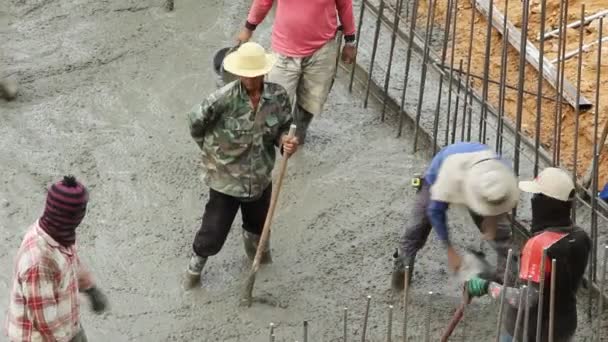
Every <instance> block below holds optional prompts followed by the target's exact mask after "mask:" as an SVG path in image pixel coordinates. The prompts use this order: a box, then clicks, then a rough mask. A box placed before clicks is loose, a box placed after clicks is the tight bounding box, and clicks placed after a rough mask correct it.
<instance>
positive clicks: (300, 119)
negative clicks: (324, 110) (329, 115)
mask: <svg viewBox="0 0 608 342" xmlns="http://www.w3.org/2000/svg"><path fill="white" fill-rule="evenodd" d="M313 117H314V115H312V114H311V113H309V112H307V111H306V109H304V108H302V107H300V106H298V108H297V111H296V117H295V120H294V121H295V124H296V126H297V129H296V136H297V137H298V142H299V144H300V145H304V142H305V141H306V133H307V131H308V126H309V125H310V122H311V121H312V119H313Z"/></svg>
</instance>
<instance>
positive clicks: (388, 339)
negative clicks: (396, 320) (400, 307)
mask: <svg viewBox="0 0 608 342" xmlns="http://www.w3.org/2000/svg"><path fill="white" fill-rule="evenodd" d="M392 340H393V306H392V305H389V306H388V323H387V327H386V342H391V341H392Z"/></svg>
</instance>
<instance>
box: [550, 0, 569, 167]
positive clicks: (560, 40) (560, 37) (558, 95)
mask: <svg viewBox="0 0 608 342" xmlns="http://www.w3.org/2000/svg"><path fill="white" fill-rule="evenodd" d="M565 7H568V5H567V3H566V2H565V1H560V6H559V24H558V26H559V35H558V38H557V57H558V58H559V57H560V56H561V53H562V45H563V43H564V39H563V38H564V8H565ZM561 69H562V68H561V58H559V59H558V61H557V68H556V73H557V75H556V85H555V116H554V118H553V166H559V160H558V158H557V149H558V144H559V139H558V138H557V134H558V129H557V126H558V120H557V117H558V115H559V111H560V110H559V106H560V105H561V104H560V103H561V99H562V91H561V89H560V82H559V80H560V78H561Z"/></svg>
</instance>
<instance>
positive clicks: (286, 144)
mask: <svg viewBox="0 0 608 342" xmlns="http://www.w3.org/2000/svg"><path fill="white" fill-rule="evenodd" d="M274 62H275V58H274V57H273V56H272V55H270V54H267V53H266V52H265V51H264V48H263V47H262V46H260V45H259V44H256V43H253V42H249V43H245V44H242V45H241V46H240V47H239V48H238V49H237V50H236V51H234V52H232V53H230V54H228V55H227V56H226V58H225V59H224V62H223V63H224V65H223V67H224V69H225V70H227V71H228V72H230V73H231V74H233V75H236V76H238V77H239V79H238V80H236V81H233V82H231V83H229V84H227V85H225V86H224V87H222V88H221V89H219V90H217V91H216V92H214V93H213V94H211V95H210V96H209V97H208V98H207V99H205V100H204V101H203V102H202V103H201V104H198V105H196V106H195V107H194V108H193V109H192V111H191V112H190V113H189V121H190V133H191V135H192V138H193V139H194V141H195V142H196V143H197V144H198V146H199V147H200V149H201V151H202V161H203V168H204V178H205V181H206V183H207V185H208V186H209V199H208V201H207V205H206V206H205V211H204V214H203V219H202V224H201V227H200V229H199V230H198V232H197V233H196V236H195V238H194V243H193V252H194V253H193V255H192V257H191V258H190V263H189V265H188V268H187V272H186V279H185V282H184V287H185V288H186V289H189V288H192V287H194V286H196V285H197V284H198V283H199V282H200V275H201V272H202V270H203V267H204V265H205V263H206V262H207V259H208V258H209V257H210V256H213V255H215V254H217V253H218V252H219V251H220V250H221V248H222V246H223V245H224V242H225V241H226V238H227V236H228V232H229V231H230V227H231V225H232V222H233V221H234V218H235V216H236V213H237V211H238V210H239V209H240V210H241V215H242V218H243V238H244V243H245V252H246V254H247V256H248V257H249V258H252V259H253V257H254V256H255V252H256V249H257V244H258V242H259V239H260V234H261V232H262V228H263V226H264V220H265V218H266V213H267V211H268V206H269V204H270V196H271V193H272V184H271V172H272V169H273V167H274V162H275V153H276V152H275V147H279V146H282V149H283V150H284V151H285V152H288V153H289V154H292V153H294V152H295V151H296V150H297V147H298V140H297V138H290V137H288V136H287V133H288V131H289V127H290V125H291V123H292V118H291V104H290V102H289V96H288V95H287V92H286V91H285V89H284V88H283V87H282V86H280V85H278V84H275V83H269V82H264V75H266V74H267V73H268V72H269V71H270V69H271V68H272V67H273V64H274ZM264 251H265V252H264V254H263V256H262V262H263V263H268V262H270V261H271V257H270V249H269V246H264Z"/></svg>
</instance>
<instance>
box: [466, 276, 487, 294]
mask: <svg viewBox="0 0 608 342" xmlns="http://www.w3.org/2000/svg"><path fill="white" fill-rule="evenodd" d="M489 286H490V282H489V281H487V280H485V279H481V278H479V277H473V278H471V279H469V281H467V283H466V285H465V289H466V291H467V292H468V293H469V296H471V297H481V296H485V295H486V294H488V287H489Z"/></svg>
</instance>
